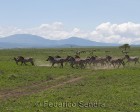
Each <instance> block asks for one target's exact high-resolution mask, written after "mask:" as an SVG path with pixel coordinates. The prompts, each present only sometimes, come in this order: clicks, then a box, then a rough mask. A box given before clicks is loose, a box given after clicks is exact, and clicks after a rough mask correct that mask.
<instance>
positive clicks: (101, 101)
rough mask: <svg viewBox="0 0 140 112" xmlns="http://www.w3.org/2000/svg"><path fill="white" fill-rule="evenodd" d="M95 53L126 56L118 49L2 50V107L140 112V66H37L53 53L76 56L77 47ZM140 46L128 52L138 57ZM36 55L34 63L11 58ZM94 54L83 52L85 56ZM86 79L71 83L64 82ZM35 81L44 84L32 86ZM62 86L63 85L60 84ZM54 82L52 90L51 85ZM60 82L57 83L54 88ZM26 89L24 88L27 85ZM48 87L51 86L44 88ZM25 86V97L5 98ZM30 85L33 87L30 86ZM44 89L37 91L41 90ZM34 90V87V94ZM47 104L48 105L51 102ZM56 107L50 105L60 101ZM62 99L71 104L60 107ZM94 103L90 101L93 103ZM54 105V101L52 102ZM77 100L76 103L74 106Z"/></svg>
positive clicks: (5, 111)
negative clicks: (23, 62)
mask: <svg viewBox="0 0 140 112" xmlns="http://www.w3.org/2000/svg"><path fill="white" fill-rule="evenodd" d="M92 49H97V52H95V53H94V55H97V56H105V55H107V54H106V53H105V52H104V51H105V50H109V51H111V52H110V53H108V55H111V56H114V57H123V54H122V53H121V50H120V49H118V48H72V49H68V48H67V49H66V48H65V49H7V50H0V54H1V55H0V110H1V112H139V111H140V64H137V65H134V64H130V65H127V66H126V67H125V68H119V69H98V70H94V69H93V68H92V69H89V68H86V69H72V68H71V67H70V66H69V65H67V66H64V68H63V69H62V68H59V67H56V68H50V67H47V66H39V65H43V64H48V63H49V62H46V61H45V60H46V59H47V57H48V56H49V55H52V56H55V55H60V56H62V57H66V56H67V55H74V54H75V53H74V52H75V51H77V50H86V51H91V50H92ZM139 51H140V48H131V50H130V51H129V52H130V55H132V56H140V54H139ZM18 55H23V56H27V57H33V58H34V59H35V64H36V66H31V65H28V66H24V65H23V66H21V65H16V64H15V62H14V60H12V59H13V57H16V56H18ZM89 55H90V53H89V52H87V53H85V54H81V56H82V57H87V56H89ZM75 77H82V78H81V79H80V80H77V81H74V82H72V83H64V82H66V81H69V80H71V79H73V78H75ZM34 84H40V85H39V86H37V87H36V86H35V87H32V88H30V87H31V86H32V85H34ZM59 84H62V85H60V86H58V85H59ZM51 86H54V87H53V88H49V87H51ZM55 86H56V87H55ZM25 87H26V88H25ZM42 87H46V88H47V87H48V89H47V90H45V89H40V88H42ZM16 89H18V90H21V91H22V90H24V89H25V90H26V91H25V93H26V92H27V93H28V92H29V94H26V95H24V94H23V95H19V96H18V94H17V96H14V95H10V96H9V97H7V98H3V97H1V95H2V94H3V93H6V94H7V93H8V92H9V93H10V91H13V90H16ZM29 89H31V90H29ZM38 90H40V91H39V92H37V91H38ZM30 91H34V94H33V93H30ZM47 102H49V103H47ZM56 103H57V106H56V107H52V106H54V105H52V104H56ZM62 103H67V104H69V107H68V105H65V106H62V105H61V104H62ZM89 103H91V104H89ZM48 104H50V105H48ZM72 104H73V105H72Z"/></svg>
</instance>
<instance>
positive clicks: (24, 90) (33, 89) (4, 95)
mask: <svg viewBox="0 0 140 112" xmlns="http://www.w3.org/2000/svg"><path fill="white" fill-rule="evenodd" d="M82 78H83V77H74V78H71V79H69V80H66V81H63V82H58V83H57V84H55V85H46V83H47V82H50V81H45V82H41V83H34V84H32V85H29V86H25V87H21V88H17V89H14V90H11V91H10V90H9V91H3V92H1V93H0V99H3V100H6V99H8V98H11V97H15V98H18V97H20V96H24V95H31V94H36V93H38V92H41V91H45V90H48V89H52V88H57V87H60V86H63V85H65V84H68V83H73V82H77V81H79V80H81V79H82ZM59 79H61V78H58V79H56V80H59Z"/></svg>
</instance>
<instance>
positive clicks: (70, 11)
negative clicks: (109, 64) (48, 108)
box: [0, 0, 140, 45]
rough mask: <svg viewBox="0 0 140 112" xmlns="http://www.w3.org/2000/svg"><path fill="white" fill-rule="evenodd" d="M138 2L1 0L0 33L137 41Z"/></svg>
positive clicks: (139, 31)
mask: <svg viewBox="0 0 140 112" xmlns="http://www.w3.org/2000/svg"><path fill="white" fill-rule="evenodd" d="M139 6H140V1H139V0H133V1H132V0H130V1H128V0H123V1H122V0H107V1H104V2H103V1H101V0H83V1H81V0H71V1H65V0H60V1H57V0H51V1H49V0H40V1H33V0H30V1H28V2H27V1H23V0H22V1H19V0H13V1H7V0H2V1H0V13H1V21H0V37H7V36H10V35H14V34H32V35H37V36H41V37H43V38H46V39H51V40H60V39H66V38H68V37H79V38H83V39H87V40H92V41H97V42H104V43H107V42H109V43H118V44H123V43H129V44H137V45H139V44H140V15H138V14H139V9H140V7H139ZM17 9H18V10H17Z"/></svg>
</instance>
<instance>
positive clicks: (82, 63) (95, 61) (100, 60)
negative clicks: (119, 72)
mask: <svg viewBox="0 0 140 112" xmlns="http://www.w3.org/2000/svg"><path fill="white" fill-rule="evenodd" d="M14 60H15V62H16V64H18V63H19V62H21V65H22V64H25V65H26V62H30V63H31V64H32V65H34V60H33V58H24V57H23V56H18V57H17V58H15V57H14ZM46 61H49V62H50V63H51V64H52V65H51V67H54V65H55V64H58V65H60V67H61V68H63V67H64V63H65V65H66V64H68V63H69V64H70V66H71V67H72V68H81V69H82V68H86V67H87V66H99V65H100V66H113V67H114V68H115V67H117V68H119V67H120V66H123V67H124V66H125V64H126V63H130V62H134V63H135V64H136V63H139V57H130V56H129V55H125V56H124V57H122V58H113V57H111V56H109V55H107V56H106V57H98V56H91V57H87V58H80V56H78V55H75V56H74V57H73V56H67V57H65V58H62V57H61V56H55V57H53V56H48V58H47V60H46Z"/></svg>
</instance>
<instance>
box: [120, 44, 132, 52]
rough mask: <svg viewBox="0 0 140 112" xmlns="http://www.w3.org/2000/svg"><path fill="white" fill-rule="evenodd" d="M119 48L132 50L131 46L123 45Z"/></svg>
mask: <svg viewBox="0 0 140 112" xmlns="http://www.w3.org/2000/svg"><path fill="white" fill-rule="evenodd" d="M119 48H121V49H124V50H125V51H126V50H127V49H130V45H129V44H123V45H122V46H120V47H119Z"/></svg>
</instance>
